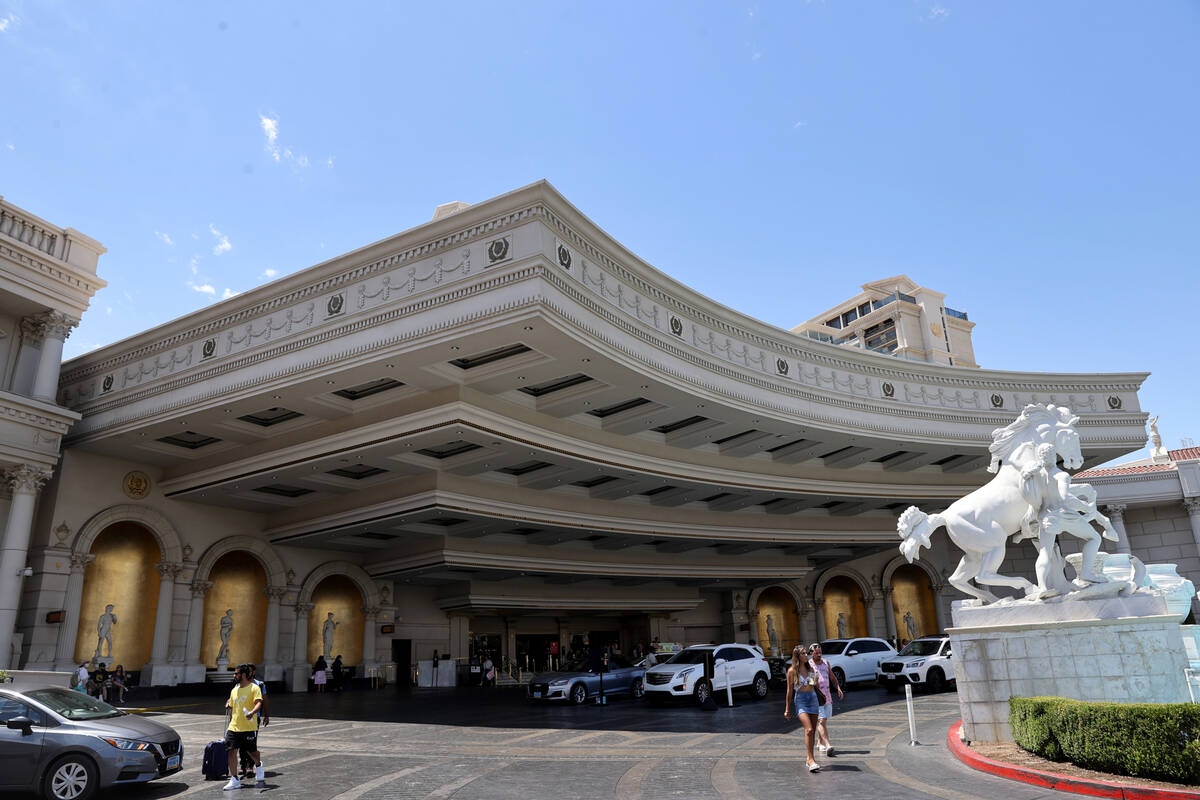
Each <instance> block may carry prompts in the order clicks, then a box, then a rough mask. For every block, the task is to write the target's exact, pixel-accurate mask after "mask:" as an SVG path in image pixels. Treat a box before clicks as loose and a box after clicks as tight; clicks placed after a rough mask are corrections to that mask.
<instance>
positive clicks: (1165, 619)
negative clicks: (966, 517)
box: [947, 593, 1188, 742]
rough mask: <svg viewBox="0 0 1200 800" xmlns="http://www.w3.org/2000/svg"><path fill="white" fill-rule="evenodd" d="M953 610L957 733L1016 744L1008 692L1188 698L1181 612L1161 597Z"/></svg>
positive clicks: (1104, 698) (1136, 699) (1109, 698)
mask: <svg viewBox="0 0 1200 800" xmlns="http://www.w3.org/2000/svg"><path fill="white" fill-rule="evenodd" d="M1116 601H1122V602H1116ZM952 614H953V618H954V627H952V628H950V629H948V630H947V633H948V634H949V635H950V641H951V646H952V648H953V652H954V675H955V678H956V679H957V682H958V702H959V707H960V708H961V710H962V717H963V735H964V736H965V737H966V738H967V739H969V740H971V741H979V742H1011V741H1012V729H1011V728H1010V727H1009V724H1008V716H1009V714H1008V701H1009V698H1011V697H1014V696H1017V697H1038V696H1054V697H1068V698H1071V699H1074V700H1087V701H1101V702H1118V703H1186V702H1188V690H1187V682H1186V680H1185V678H1184V672H1183V670H1184V668H1185V667H1187V665H1188V662H1187V656H1186V653H1185V651H1184V646H1183V636H1182V633H1181V629H1180V625H1179V619H1178V616H1177V615H1175V614H1171V613H1169V612H1168V611H1167V607H1166V603H1165V601H1164V600H1163V598H1162V596H1161V595H1153V594H1143V593H1138V594H1137V595H1135V596H1133V597H1128V598H1106V599H1097V600H1073V601H1069V602H1061V603H1033V604H1023V603H1019V604H1011V605H1006V606H982V607H979V606H975V607H971V606H965V605H964V604H963V603H962V601H959V602H956V603H954V604H953V606H952Z"/></svg>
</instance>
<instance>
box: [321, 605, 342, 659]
mask: <svg viewBox="0 0 1200 800" xmlns="http://www.w3.org/2000/svg"><path fill="white" fill-rule="evenodd" d="M341 624H342V623H340V622H334V621H333V612H332V611H330V612H329V615H328V616H326V617H325V624H324V625H322V626H321V644H322V645H323V646H324V655H325V660H326V661H328V660H329V659H330V658H331V657H332V656H333V632H334V631H335V630H337V626H338V625H341Z"/></svg>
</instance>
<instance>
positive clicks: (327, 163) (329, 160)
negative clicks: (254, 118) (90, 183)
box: [10, 145, 333, 169]
mask: <svg viewBox="0 0 1200 800" xmlns="http://www.w3.org/2000/svg"><path fill="white" fill-rule="evenodd" d="M10 147H11V145H10ZM325 166H327V167H329V168H330V169H333V156H330V157H329V158H327V159H325Z"/></svg>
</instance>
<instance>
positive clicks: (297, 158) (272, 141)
mask: <svg viewBox="0 0 1200 800" xmlns="http://www.w3.org/2000/svg"><path fill="white" fill-rule="evenodd" d="M258 126H259V127H260V128H262V132H263V135H264V136H266V137H267V141H266V145H265V147H266V150H267V152H268V153H270V154H271V158H272V159H273V160H274V161H275V163H276V164H281V163H284V162H286V163H287V164H288V165H289V166H291V167H292V169H293V171H295V170H296V169H305V168H307V167H308V165H309V159H308V156H306V155H305V154H304V153H301V152H298V151H297V150H295V149H293V148H292V146H291V145H283V144H280V140H279V117H277V116H274V115H272V116H267V115H266V114H261V113H260V114H259V115H258ZM325 166H327V167H332V166H333V157H332V156H330V157H329V159H328V160H327V161H326V162H325Z"/></svg>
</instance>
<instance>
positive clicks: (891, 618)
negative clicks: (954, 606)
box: [880, 586, 940, 641]
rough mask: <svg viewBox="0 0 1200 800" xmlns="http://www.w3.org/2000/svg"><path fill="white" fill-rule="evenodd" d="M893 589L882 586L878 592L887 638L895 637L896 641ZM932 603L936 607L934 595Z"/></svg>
mask: <svg viewBox="0 0 1200 800" xmlns="http://www.w3.org/2000/svg"><path fill="white" fill-rule="evenodd" d="M893 591H895V589H894V587H891V586H884V587H883V588H882V590H881V592H880V593H881V594H882V595H883V621H884V624H885V625H886V626H887V637H888V640H889V641H890V640H892V639H896V641H899V639H898V638H897V635H896V606H895V605H894V604H893V603H892V592H893ZM933 605H934V608H936V607H937V597H936V596H935V597H934V598H933ZM939 613H940V612H939Z"/></svg>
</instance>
